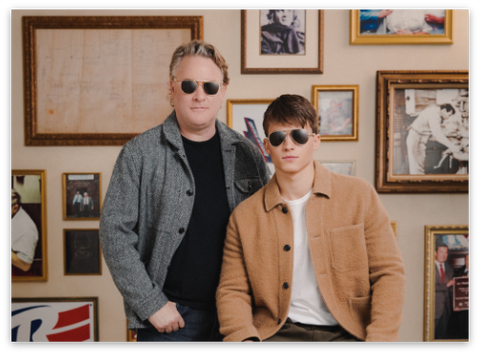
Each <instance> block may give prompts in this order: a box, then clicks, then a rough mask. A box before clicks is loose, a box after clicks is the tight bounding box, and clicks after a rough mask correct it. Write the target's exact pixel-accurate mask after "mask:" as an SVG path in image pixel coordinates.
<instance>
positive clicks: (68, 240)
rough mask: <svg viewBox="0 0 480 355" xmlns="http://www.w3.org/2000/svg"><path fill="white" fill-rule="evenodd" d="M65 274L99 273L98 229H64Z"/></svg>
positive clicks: (100, 260)
mask: <svg viewBox="0 0 480 355" xmlns="http://www.w3.org/2000/svg"><path fill="white" fill-rule="evenodd" d="M63 234H64V240H63V241H64V265H65V270H64V274H65V275H101V274H102V259H101V255H102V254H101V251H100V240H99V236H98V229H64V230H63Z"/></svg>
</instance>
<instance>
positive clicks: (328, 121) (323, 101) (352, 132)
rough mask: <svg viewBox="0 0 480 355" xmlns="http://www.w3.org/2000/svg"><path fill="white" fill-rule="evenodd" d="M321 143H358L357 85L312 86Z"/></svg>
mask: <svg viewBox="0 0 480 355" xmlns="http://www.w3.org/2000/svg"><path fill="white" fill-rule="evenodd" d="M312 104H313V106H314V107H315V110H316V111H317V114H318V125H319V130H318V132H319V133H320V136H321V137H322V141H327V142H328V141H358V85H314V86H312Z"/></svg>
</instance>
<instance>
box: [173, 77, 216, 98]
mask: <svg viewBox="0 0 480 355" xmlns="http://www.w3.org/2000/svg"><path fill="white" fill-rule="evenodd" d="M173 81H175V82H176V81H177V79H176V78H173ZM199 83H202V84H199ZM198 85H201V86H203V90H204V91H205V94H207V95H216V94H217V92H218V90H219V89H220V86H222V85H223V84H219V83H217V82H215V81H207V80H183V81H182V82H181V83H180V86H181V88H182V91H183V92H184V93H185V94H193V93H194V92H195V90H197V87H198Z"/></svg>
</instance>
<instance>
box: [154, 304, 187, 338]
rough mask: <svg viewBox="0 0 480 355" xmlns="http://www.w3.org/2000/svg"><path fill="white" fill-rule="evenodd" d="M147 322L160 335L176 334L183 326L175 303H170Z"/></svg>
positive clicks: (183, 322)
mask: <svg viewBox="0 0 480 355" xmlns="http://www.w3.org/2000/svg"><path fill="white" fill-rule="evenodd" d="M148 320H149V321H150V323H152V325H153V326H154V327H155V329H157V330H158V331H159V332H160V333H171V332H176V331H177V330H178V329H179V328H183V327H184V326H185V321H184V320H183V318H182V316H181V315H180V313H178V311H177V306H176V303H175V302H170V301H168V302H167V304H166V305H165V306H163V307H162V308H161V309H159V310H158V311H157V313H155V314H154V315H152V316H150V318H148Z"/></svg>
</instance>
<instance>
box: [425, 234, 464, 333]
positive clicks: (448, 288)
mask: <svg viewBox="0 0 480 355" xmlns="http://www.w3.org/2000/svg"><path fill="white" fill-rule="evenodd" d="M469 245H470V243H469V233H468V226H467V225H456V226H425V296H424V328H423V340H424V341H468V339H469V336H468V335H469V329H468V318H469V301H468V299H469V283H468V280H469V254H470V252H469Z"/></svg>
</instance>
